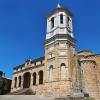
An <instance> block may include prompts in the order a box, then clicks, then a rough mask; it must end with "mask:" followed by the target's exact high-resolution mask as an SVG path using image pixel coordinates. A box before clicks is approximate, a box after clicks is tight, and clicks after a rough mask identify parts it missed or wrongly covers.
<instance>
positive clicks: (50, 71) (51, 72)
mask: <svg viewBox="0 0 100 100" xmlns="http://www.w3.org/2000/svg"><path fill="white" fill-rule="evenodd" d="M49 77H50V81H53V65H51V66H50V67H49Z"/></svg>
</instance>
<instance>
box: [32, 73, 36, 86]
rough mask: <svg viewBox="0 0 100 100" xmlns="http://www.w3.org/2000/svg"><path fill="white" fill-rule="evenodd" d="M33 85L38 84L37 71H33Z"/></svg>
mask: <svg viewBox="0 0 100 100" xmlns="http://www.w3.org/2000/svg"><path fill="white" fill-rule="evenodd" d="M33 85H36V72H34V73H33Z"/></svg>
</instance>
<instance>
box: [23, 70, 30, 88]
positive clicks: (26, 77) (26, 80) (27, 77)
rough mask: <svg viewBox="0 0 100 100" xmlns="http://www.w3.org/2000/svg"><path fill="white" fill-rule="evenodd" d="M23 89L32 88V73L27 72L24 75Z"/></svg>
mask: <svg viewBox="0 0 100 100" xmlns="http://www.w3.org/2000/svg"><path fill="white" fill-rule="evenodd" d="M23 79H24V80H23V88H29V87H30V80H31V73H30V72H26V73H25V74H24V75H23Z"/></svg>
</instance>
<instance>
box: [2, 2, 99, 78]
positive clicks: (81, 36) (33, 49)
mask: <svg viewBox="0 0 100 100" xmlns="http://www.w3.org/2000/svg"><path fill="white" fill-rule="evenodd" d="M57 3H58V0H0V70H2V71H4V72H5V73H6V76H7V77H10V78H11V77H12V73H13V70H12V69H13V67H14V66H16V65H18V64H22V63H24V61H25V60H26V59H27V58H29V57H31V58H33V59H34V58H37V57H40V56H43V55H44V45H43V43H44V40H45V35H46V16H47V15H48V14H49V13H50V12H51V11H53V10H54V9H55V8H56V5H57ZM99 4H100V0H61V5H62V6H64V7H67V8H68V9H69V10H70V11H71V12H72V13H73V14H74V17H73V26H74V36H75V39H76V40H77V42H76V43H77V48H76V49H77V50H78V51H79V50H82V49H88V50H92V51H93V52H94V53H96V54H98V53H100V5H99Z"/></svg>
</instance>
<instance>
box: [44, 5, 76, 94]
mask: <svg viewBox="0 0 100 100" xmlns="http://www.w3.org/2000/svg"><path fill="white" fill-rule="evenodd" d="M72 16H73V15H72V13H71V12H70V11H69V10H68V9H66V8H63V7H61V5H59V4H58V5H57V8H56V9H55V10H54V11H53V12H51V13H50V14H49V15H48V16H47V33H46V40H45V70H46V71H45V80H44V82H45V85H46V90H48V91H47V92H46V93H47V94H51V95H56V96H58V95H61V96H64V95H65V94H66V95H71V88H72V87H71V84H72V68H73V64H72V63H74V61H73V59H72V57H73V56H74V54H75V40H74V35H73V25H72ZM53 91H56V92H53ZM57 91H58V93H57ZM59 91H60V92H59ZM64 91H65V92H66V93H63V92H64Z"/></svg>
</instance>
